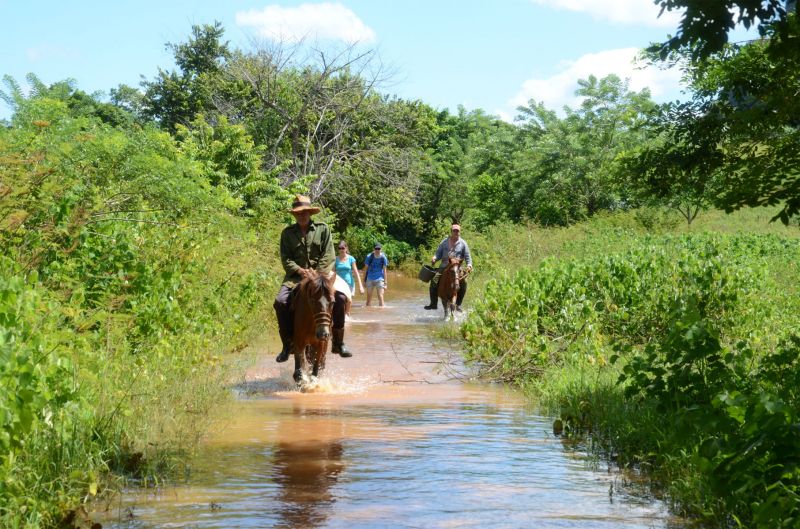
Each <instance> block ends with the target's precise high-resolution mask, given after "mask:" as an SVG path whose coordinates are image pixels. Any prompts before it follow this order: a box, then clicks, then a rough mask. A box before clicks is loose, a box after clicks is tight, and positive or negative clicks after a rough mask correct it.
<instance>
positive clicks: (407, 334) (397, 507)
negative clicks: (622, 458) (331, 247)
mask: <svg viewBox="0 0 800 529" xmlns="http://www.w3.org/2000/svg"><path fill="white" fill-rule="evenodd" d="M470 295H473V296H474V295H476V293H475V292H469V293H468V294H467V296H468V297H469V296H470ZM426 298H427V288H426V285H423V284H422V283H420V282H419V281H417V280H415V279H409V278H404V277H399V276H395V277H391V278H390V283H389V290H388V291H387V292H386V307H384V308H378V307H364V306H363V305H364V296H356V299H355V302H354V308H353V310H352V315H351V318H350V321H349V322H348V324H347V331H346V335H345V338H346V343H347V344H348V346H349V347H350V348H351V349H352V350H353V352H354V357H353V358H350V359H342V358H339V357H337V356H332V357H329V363H328V370H327V371H326V373H325V375H324V377H323V378H322V380H321V382H320V385H319V387H318V388H317V389H316V390H315V391H314V392H311V393H300V392H298V391H296V390H295V389H294V387H293V383H292V380H291V366H290V365H289V364H290V363H291V362H288V363H287V364H283V365H278V364H275V362H274V356H275V352H276V351H275V347H276V345H275V344H272V345H271V346H270V347H268V348H267V349H268V350H265V351H264V352H263V355H262V360H261V361H260V362H259V364H258V365H257V366H256V367H255V368H254V369H252V370H251V372H250V373H249V374H248V377H247V382H246V383H243V384H239V385H237V386H236V387H234V391H237V392H238V393H239V399H237V401H236V403H235V405H234V406H233V407H232V408H231V409H230V411H229V416H228V418H227V420H226V421H225V423H224V424H223V425H222V426H221V428H219V430H218V431H216V432H214V433H213V434H212V435H211V436H210V437H209V438H208V439H207V440H206V441H205V442H204V444H203V446H202V448H201V453H200V455H199V456H198V457H197V458H196V460H195V462H194V463H193V466H192V471H191V472H190V473H189V475H188V476H187V479H186V481H185V482H184V483H178V484H173V485H170V486H167V487H164V488H161V489H158V490H155V491H153V490H149V491H145V492H136V491H129V492H128V493H126V494H124V495H123V496H122V498H121V499H120V501H119V502H117V503H115V505H114V507H113V508H112V509H111V511H110V514H109V517H108V518H106V519H105V520H103V525H104V526H105V527H115V528H120V529H122V528H143V529H144V528H148V529H149V528H153V529H156V528H176V527H181V528H256V527H258V528H261V527H275V528H306V529H312V528H317V527H319V528H323V527H324V528H346V529H356V528H379V527H387V528H388V527H400V528H423V527H424V528H520V527H541V528H619V527H624V528H654V527H671V528H674V527H681V526H682V524H681V523H680V521H679V520H677V519H674V518H672V517H671V516H670V515H669V513H668V511H667V509H666V507H665V506H664V505H663V504H662V503H661V502H659V501H657V500H655V499H653V498H652V497H650V496H648V495H647V494H645V493H643V492H642V490H643V488H644V487H641V486H635V485H633V484H632V481H631V480H630V479H629V478H627V477H625V476H623V475H622V474H620V473H618V472H614V471H611V470H609V469H608V468H607V467H606V465H605V464H602V465H600V468H598V465H596V464H592V462H591V461H589V460H588V459H587V458H586V457H585V455H584V453H583V451H581V450H580V449H576V448H575V447H574V446H570V445H569V444H566V443H565V442H564V441H563V440H562V439H560V438H558V437H555V436H553V434H552V418H549V417H543V416H540V415H539V414H538V413H537V410H536V408H535V407H532V405H531V404H530V403H529V402H528V401H527V400H526V399H525V398H523V397H522V396H521V395H520V394H518V393H516V392H515V391H513V390H509V389H508V388H504V387H498V386H491V385H482V384H474V383H467V382H464V381H463V379H462V378H461V377H460V375H461V374H462V373H463V366H460V365H459V363H458V362H457V361H456V359H457V358H458V351H457V347H458V343H457V342H455V341H454V342H449V341H447V340H443V339H437V338H436V333H435V332H434V331H435V330H436V329H437V327H438V326H441V325H443V323H442V321H441V317H442V313H441V309H440V310H439V311H437V312H436V313H433V312H432V311H425V310H422V305H424V304H426V303H427V299H426ZM442 361H444V362H445V364H446V365H447V367H446V368H443V367H442V363H441V362H442Z"/></svg>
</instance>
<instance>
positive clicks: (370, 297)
mask: <svg viewBox="0 0 800 529" xmlns="http://www.w3.org/2000/svg"><path fill="white" fill-rule="evenodd" d="M371 301H372V287H367V303H366V306H367V307H369V304H370V302H371Z"/></svg>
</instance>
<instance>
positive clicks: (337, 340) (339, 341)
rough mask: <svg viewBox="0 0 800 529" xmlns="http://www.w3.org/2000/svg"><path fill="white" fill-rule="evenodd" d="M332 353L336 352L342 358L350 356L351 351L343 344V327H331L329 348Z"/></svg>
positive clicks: (351, 354)
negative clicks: (331, 336) (331, 341)
mask: <svg viewBox="0 0 800 529" xmlns="http://www.w3.org/2000/svg"><path fill="white" fill-rule="evenodd" d="M331 352H332V353H333V354H337V355H339V356H341V357H342V358H350V357H351V356H353V353H351V352H350V350H349V349H348V348H347V346H346V345H345V344H344V327H342V328H341V329H333V347H332V348H331Z"/></svg>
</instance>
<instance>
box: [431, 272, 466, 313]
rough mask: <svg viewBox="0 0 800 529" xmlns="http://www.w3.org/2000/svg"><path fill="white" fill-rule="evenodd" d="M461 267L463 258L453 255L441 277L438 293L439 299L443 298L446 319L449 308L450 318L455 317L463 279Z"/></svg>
mask: <svg viewBox="0 0 800 529" xmlns="http://www.w3.org/2000/svg"><path fill="white" fill-rule="evenodd" d="M460 268H461V259H459V258H458V257H451V258H450V260H449V261H448V263H447V267H446V268H445V269H444V271H443V272H442V276H441V277H440V278H439V286H438V287H437V290H436V293H437V294H438V295H439V299H440V300H442V308H443V309H444V319H447V313H448V310H449V311H450V318H454V317H455V315H456V296H457V295H458V289H459V287H460V286H461V279H462V277H461V274H460Z"/></svg>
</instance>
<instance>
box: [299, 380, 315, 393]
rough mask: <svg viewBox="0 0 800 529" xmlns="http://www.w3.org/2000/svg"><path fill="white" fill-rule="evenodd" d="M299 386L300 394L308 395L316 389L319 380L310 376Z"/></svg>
mask: <svg viewBox="0 0 800 529" xmlns="http://www.w3.org/2000/svg"><path fill="white" fill-rule="evenodd" d="M299 386H300V391H301V392H303V393H309V392H311V391H314V390H315V389H317V386H319V379H318V378H317V377H315V376H310V377H308V378H306V379H305V380H304V381H303V382H301V383H300V384H299Z"/></svg>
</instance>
